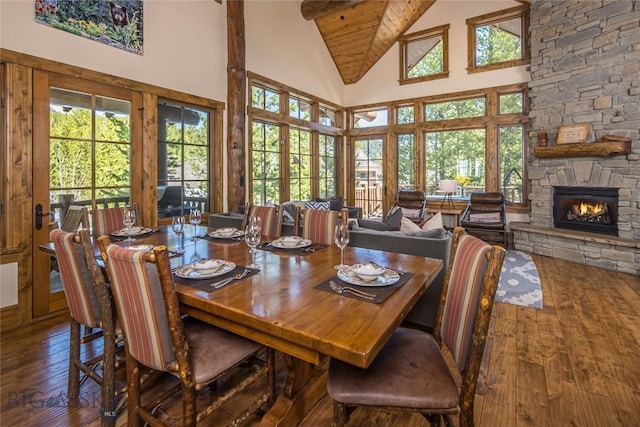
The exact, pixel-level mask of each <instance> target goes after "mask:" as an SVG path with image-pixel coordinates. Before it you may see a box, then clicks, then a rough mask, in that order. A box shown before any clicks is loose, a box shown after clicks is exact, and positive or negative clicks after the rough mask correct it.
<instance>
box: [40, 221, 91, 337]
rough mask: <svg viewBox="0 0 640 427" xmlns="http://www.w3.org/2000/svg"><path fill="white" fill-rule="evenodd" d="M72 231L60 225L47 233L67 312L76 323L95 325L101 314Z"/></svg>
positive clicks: (89, 274)
mask: <svg viewBox="0 0 640 427" xmlns="http://www.w3.org/2000/svg"><path fill="white" fill-rule="evenodd" d="M74 235H75V233H69V232H66V231H63V230H60V229H55V230H52V231H51V234H50V237H51V241H52V242H53V247H54V248H55V251H56V258H57V261H58V270H59V271H60V279H61V280H62V287H63V288H64V295H65V297H66V299H67V304H68V305H69V314H70V315H71V317H73V319H74V320H75V321H76V322H78V323H81V324H83V325H87V326H90V327H92V328H99V327H101V326H100V325H99V324H100V322H101V321H102V314H101V312H100V306H99V304H98V297H97V296H96V292H95V290H94V289H93V285H94V284H93V278H92V277H91V272H90V271H89V267H88V266H87V262H86V260H85V258H84V252H83V249H82V245H81V244H80V243H76V242H74V241H73V238H74Z"/></svg>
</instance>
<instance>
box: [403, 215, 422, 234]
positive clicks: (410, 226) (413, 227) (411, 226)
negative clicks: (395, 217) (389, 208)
mask: <svg viewBox="0 0 640 427" xmlns="http://www.w3.org/2000/svg"><path fill="white" fill-rule="evenodd" d="M400 231H406V232H408V233H410V232H414V231H422V229H421V228H420V226H419V225H418V224H416V223H415V222H413V221H411V220H410V219H409V218H407V217H406V216H403V217H402V222H401V223H400Z"/></svg>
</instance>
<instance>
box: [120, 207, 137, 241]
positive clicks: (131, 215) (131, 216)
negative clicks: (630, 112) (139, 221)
mask: <svg viewBox="0 0 640 427" xmlns="http://www.w3.org/2000/svg"><path fill="white" fill-rule="evenodd" d="M122 223H123V224H124V228H126V229H127V234H128V235H129V237H127V238H126V239H125V242H127V243H128V245H129V246H131V242H133V241H134V240H136V239H134V238H132V237H131V227H133V226H134V224H135V223H136V211H135V210H133V209H127V210H125V211H124V216H123V218H122Z"/></svg>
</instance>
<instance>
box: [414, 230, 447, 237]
mask: <svg viewBox="0 0 640 427" xmlns="http://www.w3.org/2000/svg"><path fill="white" fill-rule="evenodd" d="M448 233H449V232H448V231H447V230H445V229H444V228H434V229H432V230H420V231H415V232H413V233H407V235H409V236H415V237H429V238H432V239H444V237H445V236H446V235H448Z"/></svg>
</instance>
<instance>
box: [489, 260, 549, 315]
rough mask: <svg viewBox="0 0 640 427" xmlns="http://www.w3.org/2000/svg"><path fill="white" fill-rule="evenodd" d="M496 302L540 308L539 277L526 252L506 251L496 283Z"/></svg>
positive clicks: (540, 290) (540, 291)
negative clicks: (498, 279)
mask: <svg viewBox="0 0 640 427" xmlns="http://www.w3.org/2000/svg"><path fill="white" fill-rule="evenodd" d="M496 301H499V302H506V303H508V304H515V305H522V306H525V307H532V308H539V309H541V308H542V289H541V288H540V276H539V275H538V269H537V268H536V265H535V263H534V262H533V259H531V256H530V255H529V254H527V253H526V252H521V251H515V250H508V251H507V254H506V256H505V257H504V263H503V264H502V272H501V273H500V281H499V282H498V291H497V292H496Z"/></svg>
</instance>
